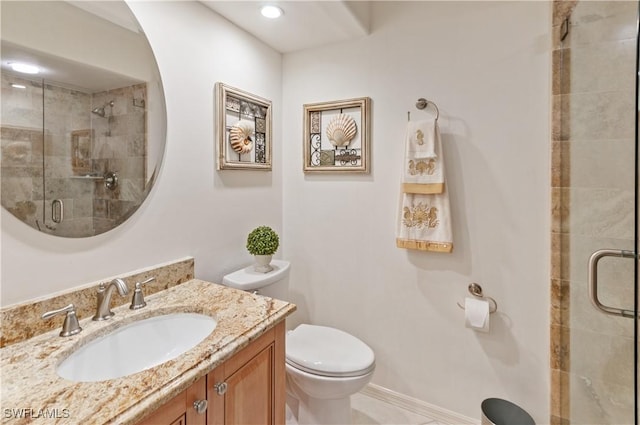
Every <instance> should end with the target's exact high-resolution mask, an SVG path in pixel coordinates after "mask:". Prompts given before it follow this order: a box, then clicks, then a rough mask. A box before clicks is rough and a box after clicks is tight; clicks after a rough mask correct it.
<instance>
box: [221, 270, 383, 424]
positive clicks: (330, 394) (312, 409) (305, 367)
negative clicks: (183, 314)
mask: <svg viewBox="0 0 640 425" xmlns="http://www.w3.org/2000/svg"><path fill="white" fill-rule="evenodd" d="M271 266H272V267H273V268H274V270H273V271H271V272H269V273H258V272H255V271H254V270H253V266H249V267H246V268H244V269H242V270H238V271H237V272H234V273H231V274H228V275H226V276H225V277H224V278H223V280H222V283H223V284H224V285H226V286H230V287H233V288H236V289H243V290H247V291H256V290H257V291H258V292H259V293H260V294H263V295H266V296H270V297H273V298H278V299H282V300H286V299H287V295H288V275H289V262H287V261H282V260H273V261H272V262H271ZM285 357H286V365H285V370H286V375H287V376H286V382H287V384H286V388H287V407H288V409H289V410H290V411H291V412H292V413H293V415H294V416H295V419H296V420H297V423H299V424H301V425H303V424H305V425H306V424H308V425H311V424H314V425H320V424H322V425H332V424H335V425H338V424H339V425H345V424H349V423H351V395H352V394H354V393H356V392H358V391H360V390H361V389H362V388H363V387H364V386H365V385H366V384H367V383H368V382H369V381H370V380H371V377H372V376H373V372H374V369H375V355H374V353H373V350H372V349H371V348H370V347H369V346H367V345H366V344H365V343H364V342H362V341H361V340H359V339H358V338H356V337H355V336H353V335H350V334H349V333H347V332H344V331H341V330H339V329H335V328H332V327H327V326H318V325H309V324H301V325H299V326H298V327H296V328H295V329H293V330H291V331H289V332H288V333H287V336H286V348H285Z"/></svg>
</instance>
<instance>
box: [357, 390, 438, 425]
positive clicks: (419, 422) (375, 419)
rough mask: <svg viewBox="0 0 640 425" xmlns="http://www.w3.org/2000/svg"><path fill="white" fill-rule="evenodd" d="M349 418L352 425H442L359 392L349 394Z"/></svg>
mask: <svg viewBox="0 0 640 425" xmlns="http://www.w3.org/2000/svg"><path fill="white" fill-rule="evenodd" d="M351 420H352V423H353V425H426V424H428V425H443V424H441V423H439V422H437V421H436V420H434V419H432V418H428V417H426V416H422V415H419V414H417V413H413V412H410V411H408V410H405V409H402V408H400V407H396V406H394V405H392V404H389V403H385V402H384V401H381V400H378V399H375V398H373V397H369V396H367V395H364V394H361V393H357V394H354V395H353V396H351Z"/></svg>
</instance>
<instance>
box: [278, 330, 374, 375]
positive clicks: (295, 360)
mask: <svg viewBox="0 0 640 425" xmlns="http://www.w3.org/2000/svg"><path fill="white" fill-rule="evenodd" d="M286 357H287V363H288V364H289V365H290V366H292V367H295V368H297V369H300V370H303V371H305V372H309V373H312V374H314V375H322V376H336V377H340V376H345V377H346V376H360V375H364V374H367V373H369V372H371V371H372V370H373V369H374V367H375V356H374V354H373V350H372V349H371V348H369V346H368V345H367V344H365V343H364V342H362V341H360V340H359V339H358V338H356V337H354V336H353V335H350V334H348V333H346V332H343V331H341V330H339V329H335V328H329V327H326V326H317V325H306V324H302V325H300V326H298V327H297V328H295V329H294V330H293V331H291V332H289V333H288V334H287V340H286Z"/></svg>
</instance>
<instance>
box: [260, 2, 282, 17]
mask: <svg viewBox="0 0 640 425" xmlns="http://www.w3.org/2000/svg"><path fill="white" fill-rule="evenodd" d="M260 13H262V16H264V17H265V18H269V19H275V18H279V17H280V16H282V15H283V14H284V11H283V10H282V9H280V8H279V7H278V6H273V5H270V4H268V5H266V6H262V9H260Z"/></svg>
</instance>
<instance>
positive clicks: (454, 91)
mask: <svg viewBox="0 0 640 425" xmlns="http://www.w3.org/2000/svg"><path fill="white" fill-rule="evenodd" d="M372 7H373V11H372V17H373V21H372V33H371V35H370V36H368V37H366V38H363V39H360V40H358V41H353V42H349V43H342V44H340V45H334V46H327V47H323V48H317V49H313V50H308V51H302V52H297V53H292V54H287V55H285V56H284V65H283V69H284V78H283V81H284V87H283V90H284V91H283V97H284V99H283V104H284V126H283V135H284V137H283V141H284V144H285V145H286V150H284V158H283V162H284V163H285V164H286V167H285V168H284V178H283V184H284V209H283V211H284V226H285V227H284V240H285V241H286V245H285V249H284V255H285V257H286V258H288V259H289V260H291V261H292V264H293V267H292V277H291V285H292V289H293V292H294V294H295V298H294V300H293V301H294V302H296V303H297V304H298V307H299V312H298V313H297V317H296V320H298V321H300V320H309V321H310V322H312V323H317V324H326V325H330V326H337V327H340V328H343V329H345V330H347V331H349V332H351V333H353V334H355V335H357V336H358V337H360V338H361V339H363V340H364V341H366V342H367V343H368V344H370V345H371V346H372V347H373V349H374V350H375V352H376V356H377V370H376V373H375V376H374V378H373V382H374V383H376V384H379V385H382V386H384V387H387V388H390V389H392V390H395V391H398V392H400V393H404V394H407V395H409V396H412V397H415V398H418V399H421V400H424V401H427V402H429V403H432V404H435V405H438V406H441V407H444V408H447V409H449V410H452V411H455V412H458V413H462V414H464V415H467V416H470V417H475V418H478V417H479V416H480V402H481V401H482V400H483V399H484V398H487V397H503V398H507V399H509V400H512V401H514V402H516V403H518V404H520V405H521V406H523V407H524V408H525V409H526V410H528V411H529V412H530V413H531V414H532V415H533V416H534V418H535V419H536V421H537V422H538V423H548V418H549V389H548V388H549V360H548V358H549V265H548V264H549V258H550V257H549V244H550V240H549V215H550V214H549V211H550V209H549V170H550V164H549V137H550V136H549V135H550V131H549V124H548V122H549V115H550V97H549V93H550V87H549V85H550V81H549V73H550V71H549V70H550V34H549V31H550V28H551V23H550V4H549V3H547V2H496V3H488V2H466V3H463V2H403V3H400V2H373V6H372ZM360 96H369V97H371V98H372V100H373V108H372V121H373V129H372V156H373V161H372V172H371V174H370V175H360V176H349V175H322V176H320V175H304V174H303V172H302V162H301V161H302V141H301V135H302V123H301V115H302V105H303V104H304V103H312V102H318V101H329V100H339V99H347V98H352V97H360ZM419 97H426V98H428V99H432V100H433V101H435V102H436V103H437V104H438V106H439V108H440V112H441V118H440V121H439V123H440V128H441V132H442V137H443V145H444V152H445V157H446V168H447V184H448V186H447V187H448V188H449V189H448V190H449V191H450V195H451V208H452V211H453V227H454V253H453V254H440V253H425V252H413V251H407V250H401V249H398V248H396V247H395V237H394V228H395V217H396V208H397V199H398V193H399V177H400V167H401V163H402V158H401V156H402V154H403V140H402V139H403V135H404V128H405V125H406V120H407V111H408V110H411V113H412V117H414V118H416V119H418V118H421V117H425V116H426V115H427V114H429V113H431V112H421V111H418V110H416V109H415V107H414V105H415V101H416V100H417V98H419ZM470 282H478V283H479V284H480V285H482V287H483V288H484V291H485V294H486V295H489V296H492V297H494V298H495V299H496V301H497V302H498V305H499V312H498V313H497V314H494V315H492V317H491V321H492V322H491V325H492V329H491V333H489V334H481V333H476V332H474V331H472V330H470V329H466V328H465V327H464V316H463V312H462V310H460V309H459V308H458V307H457V306H456V302H461V303H462V302H463V300H464V297H465V295H467V285H468V284H469V283H470Z"/></svg>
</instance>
